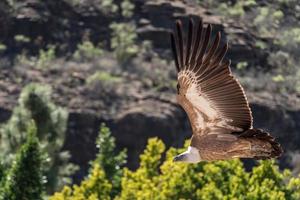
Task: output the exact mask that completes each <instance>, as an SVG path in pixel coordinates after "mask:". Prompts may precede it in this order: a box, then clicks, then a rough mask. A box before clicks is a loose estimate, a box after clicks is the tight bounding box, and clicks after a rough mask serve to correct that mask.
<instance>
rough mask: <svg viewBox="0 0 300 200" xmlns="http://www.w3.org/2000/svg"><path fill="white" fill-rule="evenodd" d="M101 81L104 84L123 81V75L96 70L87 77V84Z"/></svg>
mask: <svg viewBox="0 0 300 200" xmlns="http://www.w3.org/2000/svg"><path fill="white" fill-rule="evenodd" d="M97 81H100V82H101V83H102V84H114V83H119V82H121V81H122V77H120V76H114V75H112V74H110V73H108V72H101V71H98V72H95V73H94V74H93V75H91V76H89V77H88V78H87V84H92V83H94V82H97Z"/></svg>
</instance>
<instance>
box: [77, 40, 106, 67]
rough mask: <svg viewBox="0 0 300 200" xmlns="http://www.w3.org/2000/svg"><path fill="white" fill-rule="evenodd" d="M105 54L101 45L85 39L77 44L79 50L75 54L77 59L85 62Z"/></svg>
mask: <svg viewBox="0 0 300 200" xmlns="http://www.w3.org/2000/svg"><path fill="white" fill-rule="evenodd" d="M102 54H103V50H102V49H101V48H100V47H97V46H95V45H94V44H93V43H92V42H91V41H89V40H88V41H83V42H82V43H81V44H78V45H77V50H76V51H75V53H74V54H73V58H74V59H75V60H78V61H81V62H85V61H90V60H93V59H95V58H97V57H99V56H101V55H102Z"/></svg>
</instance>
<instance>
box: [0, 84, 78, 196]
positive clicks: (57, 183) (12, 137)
mask: <svg viewBox="0 0 300 200" xmlns="http://www.w3.org/2000/svg"><path fill="white" fill-rule="evenodd" d="M50 95H51V89H50V88H49V87H47V86H41V85H40V84H29V85H27V86H26V87H25V88H24V89H23V90H22V92H21V95H20V98H19V105H18V106H16V107H15V108H14V110H13V112H12V116H11V118H10V119H9V121H8V122H7V123H6V124H4V125H2V127H1V152H0V157H1V161H2V162H4V164H5V165H6V166H9V165H10V164H11V162H12V160H13V159H14V156H15V153H16V150H17V149H18V147H20V146H21V144H23V143H24V141H25V140H26V129H27V127H28V124H29V123H30V121H31V120H33V121H34V122H35V124H36V127H37V136H38V138H39V140H40V142H41V148H42V151H43V153H45V154H47V155H48V157H49V158H48V159H47V161H48V162H47V163H45V166H44V168H45V171H46V175H47V179H48V182H47V190H48V192H51V191H53V190H55V189H57V188H60V187H61V186H62V185H64V184H66V183H70V181H71V180H70V179H69V176H70V175H71V174H73V173H74V171H75V170H76V167H75V166H74V165H72V164H69V163H68V160H69V157H70V156H69V154H68V152H62V151H61V148H62V145H63V144H64V139H65V131H66V123H67V112H66V110H64V109H63V108H61V107H58V106H56V105H54V104H53V103H52V101H51V99H50Z"/></svg>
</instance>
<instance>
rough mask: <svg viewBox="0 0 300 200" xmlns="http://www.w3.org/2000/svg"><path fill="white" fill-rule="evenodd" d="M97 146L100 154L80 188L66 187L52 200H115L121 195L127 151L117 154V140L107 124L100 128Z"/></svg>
mask: <svg viewBox="0 0 300 200" xmlns="http://www.w3.org/2000/svg"><path fill="white" fill-rule="evenodd" d="M96 145H97V148H98V154H97V156H96V159H95V160H94V161H93V162H91V170H90V172H89V175H88V177H87V178H86V179H85V180H84V181H82V182H81V184H80V185H79V186H77V185H74V186H71V187H65V188H64V189H63V190H62V191H61V192H59V193H56V194H55V195H54V196H53V197H52V198H50V200H85V199H90V200H94V199H95V200H96V199H101V200H102V199H114V197H115V196H116V195H117V194H119V193H120V189H121V179H122V176H123V165H124V164H125V163H126V150H123V151H121V152H118V153H116V149H115V147H116V144H115V138H114V137H112V136H111V132H110V130H109V128H108V127H107V126H105V124H101V126H100V130H99V136H98V138H97V141H96Z"/></svg>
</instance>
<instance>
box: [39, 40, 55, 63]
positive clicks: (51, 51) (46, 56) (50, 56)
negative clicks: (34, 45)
mask: <svg viewBox="0 0 300 200" xmlns="http://www.w3.org/2000/svg"><path fill="white" fill-rule="evenodd" d="M55 49H56V47H55V46H53V45H50V46H48V48H47V50H43V49H40V51H39V56H38V58H37V60H36V66H37V67H38V68H45V67H49V66H50V63H51V61H52V60H54V59H55Z"/></svg>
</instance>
